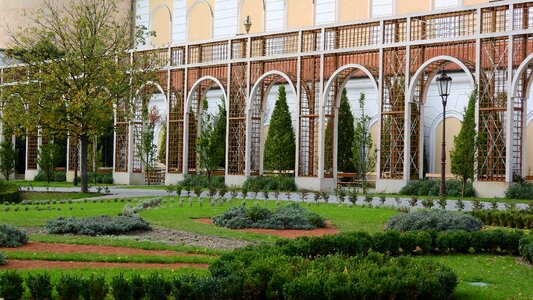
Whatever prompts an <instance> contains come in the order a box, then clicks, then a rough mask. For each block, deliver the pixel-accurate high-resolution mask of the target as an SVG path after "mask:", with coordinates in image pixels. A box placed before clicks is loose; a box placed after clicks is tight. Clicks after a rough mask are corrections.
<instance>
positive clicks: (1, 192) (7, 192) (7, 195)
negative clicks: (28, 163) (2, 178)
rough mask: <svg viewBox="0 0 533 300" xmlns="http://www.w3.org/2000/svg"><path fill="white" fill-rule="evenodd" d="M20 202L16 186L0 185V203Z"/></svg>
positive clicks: (20, 198)
mask: <svg viewBox="0 0 533 300" xmlns="http://www.w3.org/2000/svg"><path fill="white" fill-rule="evenodd" d="M20 201H22V197H21V196H20V192H19V188H18V186H16V185H14V184H11V183H9V184H7V183H4V182H2V183H0V202H1V203H5V202H8V203H19V202H20Z"/></svg>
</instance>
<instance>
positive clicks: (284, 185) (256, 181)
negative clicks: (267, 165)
mask: <svg viewBox="0 0 533 300" xmlns="http://www.w3.org/2000/svg"><path fill="white" fill-rule="evenodd" d="M242 188H243V189H247V190H249V191H264V190H268V191H291V192H293V191H296V183H295V181H294V177H288V176H257V177H249V178H248V179H246V181H245V182H244V183H243V185H242Z"/></svg>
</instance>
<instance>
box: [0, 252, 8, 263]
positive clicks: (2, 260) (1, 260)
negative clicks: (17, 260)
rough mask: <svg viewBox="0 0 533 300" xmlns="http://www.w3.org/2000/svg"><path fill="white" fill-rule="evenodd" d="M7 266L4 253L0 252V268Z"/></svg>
mask: <svg viewBox="0 0 533 300" xmlns="http://www.w3.org/2000/svg"><path fill="white" fill-rule="evenodd" d="M5 264H7V256H6V254H5V253H4V252H0V266H3V265H5Z"/></svg>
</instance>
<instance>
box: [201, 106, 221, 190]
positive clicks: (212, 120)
mask: <svg viewBox="0 0 533 300" xmlns="http://www.w3.org/2000/svg"><path fill="white" fill-rule="evenodd" d="M221 100H222V105H219V106H218V113H217V114H216V115H214V116H213V115H210V114H208V113H207V109H208V106H207V99H205V98H204V99H203V111H202V122H201V124H200V125H201V129H200V134H199V135H198V138H197V140H196V154H197V158H198V167H199V168H200V169H201V170H203V171H205V172H206V174H207V186H208V187H211V183H212V177H213V173H214V172H215V171H216V170H217V169H219V168H224V166H225V157H226V147H225V146H224V145H226V106H225V102H224V97H222V98H221Z"/></svg>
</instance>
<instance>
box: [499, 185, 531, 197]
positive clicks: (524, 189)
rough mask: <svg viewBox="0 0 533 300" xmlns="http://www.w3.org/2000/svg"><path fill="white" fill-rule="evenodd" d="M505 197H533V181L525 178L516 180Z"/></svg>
mask: <svg viewBox="0 0 533 300" xmlns="http://www.w3.org/2000/svg"><path fill="white" fill-rule="evenodd" d="M505 197H506V198H509V199H533V183H531V182H529V181H525V180H520V181H518V182H515V183H513V184H511V185H510V186H509V187H508V188H507V190H506V191H505Z"/></svg>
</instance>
